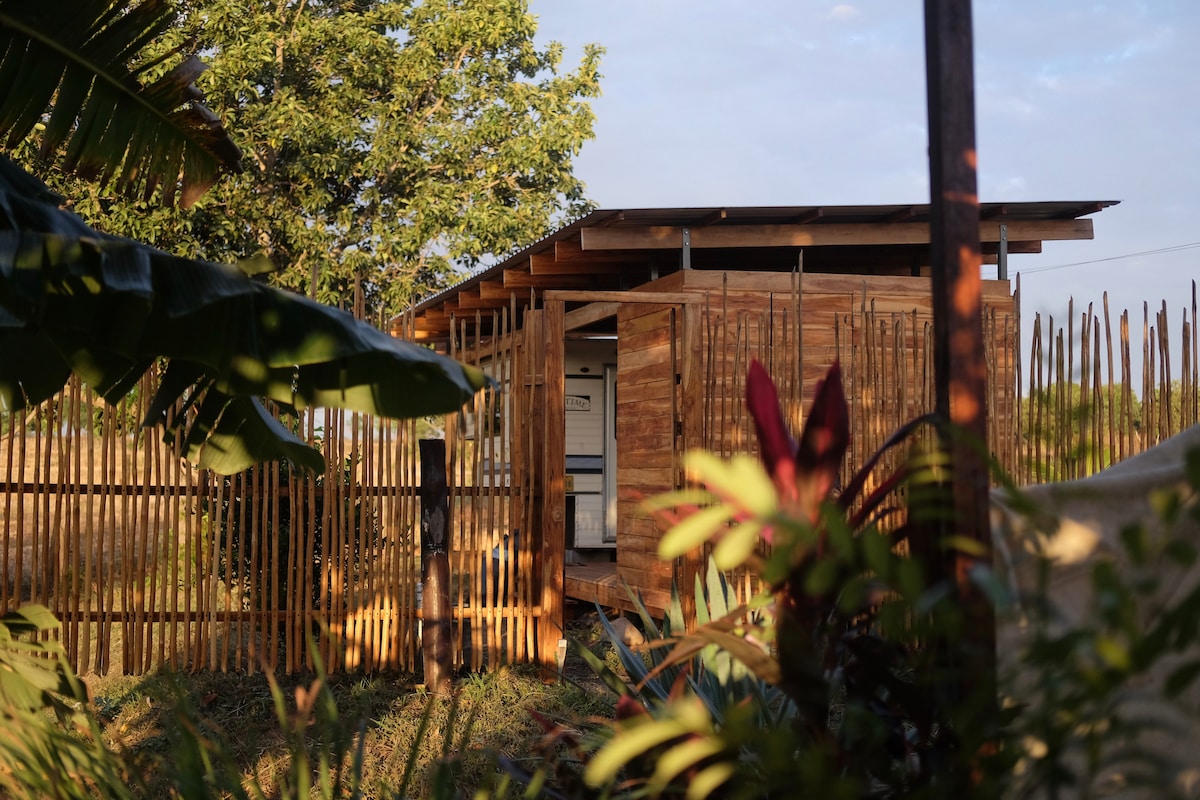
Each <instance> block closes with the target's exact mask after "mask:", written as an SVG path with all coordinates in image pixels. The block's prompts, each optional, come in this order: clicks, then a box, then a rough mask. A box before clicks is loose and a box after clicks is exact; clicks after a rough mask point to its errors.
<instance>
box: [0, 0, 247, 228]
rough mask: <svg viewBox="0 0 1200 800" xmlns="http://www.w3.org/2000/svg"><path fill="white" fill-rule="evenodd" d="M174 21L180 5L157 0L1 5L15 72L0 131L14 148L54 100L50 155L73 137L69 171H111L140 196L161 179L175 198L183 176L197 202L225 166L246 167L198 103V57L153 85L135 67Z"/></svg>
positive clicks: (168, 197) (10, 68)
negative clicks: (145, 49) (175, 7)
mask: <svg viewBox="0 0 1200 800" xmlns="http://www.w3.org/2000/svg"><path fill="white" fill-rule="evenodd" d="M64 16H66V17H70V19H71V24H63V20H64ZM173 22H174V13H173V11H172V10H171V7H170V6H169V5H168V4H166V3H160V2H152V1H151V0H146V1H145V2H139V1H138V0H117V2H116V3H113V2H100V1H95V2H75V3H72V4H71V7H70V8H69V9H60V8H57V7H55V6H39V5H37V4H30V3H6V4H4V5H3V6H0V53H2V54H3V60H2V61H0V74H7V75H9V76H10V81H9V82H8V85H6V86H5V87H3V90H0V136H3V137H6V138H7V140H8V146H9V147H12V146H14V145H15V144H17V143H18V142H20V141H21V140H22V139H24V138H26V137H27V136H29V135H30V134H31V133H32V132H33V131H34V129H35V127H36V126H37V125H38V124H39V121H40V120H41V119H42V114H43V112H44V111H45V110H46V109H48V108H50V107H51V105H52V104H53V113H52V114H51V115H50V119H49V122H48V123H47V124H46V125H45V127H44V131H45V132H44V135H43V136H42V147H41V152H42V155H43V156H48V155H51V154H55V153H57V152H58V151H59V148H60V146H62V145H63V144H64V143H65V145H66V151H65V158H64V159H63V162H64V165H65V167H66V168H67V169H68V170H71V169H77V170H79V171H81V172H83V173H85V174H90V175H104V176H106V177H105V182H106V183H110V182H111V183H114V184H116V185H117V186H119V187H120V188H121V189H122V190H123V191H125V192H127V193H128V194H130V195H131V196H135V195H139V194H141V195H149V194H150V193H151V192H152V191H153V189H154V187H155V186H157V185H160V184H161V185H162V186H163V192H162V199H163V201H164V202H165V203H168V204H169V203H171V202H173V200H174V196H175V189H176V183H177V182H180V183H181V188H182V204H183V205H184V206H185V207H187V206H190V205H191V204H192V203H193V202H195V200H196V199H197V198H198V197H199V196H200V195H201V194H203V193H204V191H205V190H207V189H208V188H209V187H210V186H211V185H212V184H213V183H214V182H215V181H216V178H217V173H218V170H219V169H221V168H224V169H228V170H232V171H240V169H241V166H240V158H241V153H240V152H239V150H238V148H237V146H236V145H234V143H233V141H232V140H231V139H230V138H229V136H228V135H227V134H226V133H225V131H224V129H223V128H222V127H221V124H220V121H219V120H218V119H217V118H216V117H215V116H214V115H213V114H212V113H211V112H210V111H208V109H206V108H205V107H204V106H203V105H201V104H200V102H199V101H198V97H199V91H198V90H197V89H196V88H195V86H194V85H193V80H194V79H195V78H196V77H197V76H198V75H199V74H200V72H201V71H202V70H203V69H204V66H203V65H202V64H201V63H200V61H199V60H198V59H196V58H194V57H193V58H190V59H184V60H182V61H181V62H180V63H178V65H177V66H175V67H174V68H173V69H171V70H170V71H168V72H167V73H166V74H164V75H163V76H162V77H160V78H159V79H158V80H156V81H154V82H153V83H151V84H149V85H143V84H142V83H141V82H140V81H139V80H138V75H137V73H136V72H135V70H134V69H133V66H132V65H133V63H134V61H135V60H136V59H137V58H138V57H139V56H140V53H139V51H140V50H141V49H142V48H143V47H144V46H145V45H146V44H147V43H148V42H149V41H150V40H153V39H156V38H158V37H159V36H161V35H163V34H164V33H165V32H166V31H167V30H168V29H169V28H170V26H171V25H172V24H173ZM175 58H176V59H178V56H177V55H176V56H175ZM20 64H24V65H28V68H25V69H22V68H19V67H17V66H16V65H20ZM151 142H153V143H155V145H154V147H151V146H150V143H151ZM168 153H169V154H172V157H166V154H168Z"/></svg>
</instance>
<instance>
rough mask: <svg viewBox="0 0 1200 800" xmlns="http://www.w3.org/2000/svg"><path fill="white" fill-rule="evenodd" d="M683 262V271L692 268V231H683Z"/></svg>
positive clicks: (685, 229) (681, 265)
mask: <svg viewBox="0 0 1200 800" xmlns="http://www.w3.org/2000/svg"><path fill="white" fill-rule="evenodd" d="M682 256H683V261H682V263H681V264H680V268H681V269H691V268H692V229H691V228H684V229H683V254H682Z"/></svg>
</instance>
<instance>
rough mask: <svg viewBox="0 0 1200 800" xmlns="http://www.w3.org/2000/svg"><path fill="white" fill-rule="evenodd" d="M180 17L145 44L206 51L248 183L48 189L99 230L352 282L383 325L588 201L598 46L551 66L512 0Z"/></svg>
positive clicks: (203, 6)
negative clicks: (126, 192)
mask: <svg viewBox="0 0 1200 800" xmlns="http://www.w3.org/2000/svg"><path fill="white" fill-rule="evenodd" d="M181 11H182V13H181V16H180V18H179V21H178V24H177V25H176V26H175V27H174V28H172V29H171V30H170V31H168V35H167V36H165V37H164V38H163V39H161V40H160V46H161V47H163V48H170V47H174V46H176V45H177V43H181V42H189V43H193V46H194V48H195V49H197V50H198V51H199V52H200V53H202V57H203V59H204V60H205V61H206V63H207V66H208V69H207V70H206V71H205V72H204V73H202V74H200V75H198V76H197V77H196V82H197V85H198V86H199V88H200V89H201V90H203V92H204V93H205V96H206V98H207V102H208V103H209V104H210V105H211V106H212V108H213V110H214V111H215V112H216V114H217V115H218V116H219V117H220V118H221V119H223V120H225V121H226V123H227V124H228V125H229V126H230V128H231V129H232V130H233V131H235V132H236V138H237V141H238V143H239V145H240V146H241V148H242V149H243V150H244V151H245V153H246V157H245V159H244V162H243V163H244V168H245V172H244V173H243V174H241V175H238V176H233V177H231V178H230V179H227V180H224V181H222V182H221V183H220V184H218V185H217V186H216V187H215V188H214V189H213V190H212V191H210V192H209V193H208V194H207V195H206V196H205V197H204V198H202V199H201V200H200V202H198V203H197V204H196V205H195V206H194V207H193V208H192V209H191V210H190V211H181V210H178V209H170V208H161V207H159V206H158V205H157V204H152V203H143V202H140V201H136V202H132V203H130V202H126V201H124V200H123V199H121V198H120V197H118V196H116V195H114V194H113V193H111V192H108V191H105V190H103V189H100V188H97V187H94V186H91V185H81V184H79V183H78V182H75V181H73V180H71V179H68V178H63V177H58V176H55V177H54V178H53V179H52V180H50V183H51V186H52V187H53V188H54V189H55V190H56V191H58V192H59V193H61V194H63V195H65V196H67V197H70V198H72V201H73V208H74V210H75V211H76V212H78V213H79V214H81V215H82V216H83V217H84V218H85V219H86V220H88V222H89V223H91V224H93V225H95V226H96V227H97V228H98V229H100V230H104V231H106V232H109V233H117V234H121V235H124V236H130V237H132V238H136V239H138V240H141V241H145V242H147V243H150V244H152V245H154V246H156V247H159V248H161V249H164V250H167V251H170V252H173V253H177V254H180V255H184V256H187V257H190V258H203V259H206V260H210V261H221V262H224V261H236V260H238V259H242V258H246V257H249V256H252V255H255V254H259V253H265V254H266V255H267V256H268V257H269V258H270V259H271V261H273V262H274V263H275V264H276V265H277V266H278V267H279V268H280V269H281V271H280V272H279V274H277V275H276V276H275V277H274V278H273V280H275V281H276V283H277V285H280V286H284V287H287V288H289V289H293V290H296V291H299V292H301V293H303V294H308V295H310V296H315V297H316V299H318V300H320V301H322V302H326V303H330V304H334V305H339V304H344V303H346V301H347V298H350V297H353V295H354V290H355V288H356V287H358V288H361V289H362V290H363V291H364V293H365V294H366V295H367V298H368V301H369V304H370V305H371V306H373V307H374V308H376V309H380V310H384V311H386V312H388V313H393V312H396V311H398V310H401V309H402V308H403V307H405V306H406V305H407V304H408V303H409V302H410V301H411V300H412V299H413V298H415V297H419V296H421V295H422V294H424V293H427V292H428V291H429V290H431V289H433V288H437V287H440V286H441V285H442V283H443V282H444V280H445V278H446V276H447V275H449V274H450V272H451V271H452V270H453V269H454V268H458V267H473V266H475V265H476V264H478V263H480V261H481V259H484V258H487V257H488V256H489V254H493V255H503V254H507V253H508V252H510V251H512V250H514V249H516V248H517V247H519V246H523V245H525V244H528V243H529V242H531V241H535V240H537V239H538V238H540V237H541V236H543V235H545V234H546V233H547V232H548V231H549V230H550V228H551V227H552V226H553V224H554V223H555V222H556V221H557V220H559V219H560V218H561V217H562V216H563V215H567V216H574V215H577V214H579V213H581V212H582V211H584V210H586V209H587V208H588V204H587V202H586V201H585V200H584V193H583V185H582V183H580V181H579V180H578V179H576V178H575V177H574V175H573V174H572V171H571V170H572V159H573V158H574V156H575V155H576V154H577V153H578V152H579V149H580V147H581V146H582V144H583V143H584V142H585V141H587V140H588V139H589V138H591V136H592V124H593V116H592V112H591V108H590V106H589V105H588V103H587V99H588V98H590V97H594V96H596V95H598V93H599V83H598V77H599V76H598V73H597V68H598V64H599V56H600V50H599V49H598V48H596V47H589V48H588V49H587V50H586V52H585V54H584V56H583V58H582V60H581V62H580V64H579V66H578V68H577V69H576V70H574V71H571V72H564V71H562V70H561V69H560V67H561V61H562V54H563V49H562V47H561V45H558V44H555V43H551V44H550V45H548V46H547V47H546V48H544V49H543V48H538V47H536V46H535V44H534V34H535V32H536V18H535V17H534V16H533V15H532V14H530V13H529V10H528V3H527V2H526V0H503V1H502V2H496V1H495V0H434V1H433V2H423V3H411V2H407V1H404V0H359V2H354V3H324V2H308V3H304V2H283V3H279V2H274V0H271V2H266V0H253V1H252V2H246V1H245V0H200V1H198V2H189V3H186V4H183V6H182V8H181ZM30 157H32V153H29V152H28V151H27V153H26V158H30ZM25 163H31V162H29V161H26V162H25ZM314 281H315V283H316V286H314V285H313V284H314Z"/></svg>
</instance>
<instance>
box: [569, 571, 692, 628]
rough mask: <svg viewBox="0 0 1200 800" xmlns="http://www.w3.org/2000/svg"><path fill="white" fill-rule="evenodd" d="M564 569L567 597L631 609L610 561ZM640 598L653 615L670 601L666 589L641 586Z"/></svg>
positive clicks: (630, 603)
mask: <svg viewBox="0 0 1200 800" xmlns="http://www.w3.org/2000/svg"><path fill="white" fill-rule="evenodd" d="M566 570H567V574H566V595H567V597H570V598H573V599H575V600H582V601H584V602H586V603H598V604H599V605H601V606H603V607H605V608H617V609H620V610H621V611H630V612H633V611H635V609H634V607H633V602H632V601H631V600H630V599H629V593H628V592H627V591H626V590H625V586H624V584H623V583H622V582H621V578H620V577H619V576H618V574H617V565H616V564H615V563H614V562H600V563H596V564H577V565H568V566H567V568H566ZM642 601H643V602H644V603H645V604H646V608H647V609H648V610H649V611H650V613H651V614H652V615H653V616H655V617H662V616H663V614H664V613H665V612H666V609H667V606H668V605H670V602H671V596H670V594H669V593H668V592H663V591H649V592H647V591H644V590H643V592H642Z"/></svg>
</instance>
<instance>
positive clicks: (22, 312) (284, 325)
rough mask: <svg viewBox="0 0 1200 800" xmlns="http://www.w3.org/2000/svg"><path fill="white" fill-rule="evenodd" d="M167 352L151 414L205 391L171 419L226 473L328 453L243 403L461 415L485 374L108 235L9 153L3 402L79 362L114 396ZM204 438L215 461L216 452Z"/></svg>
mask: <svg viewBox="0 0 1200 800" xmlns="http://www.w3.org/2000/svg"><path fill="white" fill-rule="evenodd" d="M158 358H166V359H168V360H169V362H170V366H169V367H168V369H169V370H170V371H171V372H172V374H173V376H174V377H173V379H172V380H164V381H163V382H162V384H161V387H160V389H159V392H160V394H159V396H157V397H156V398H155V399H154V401H153V403H152V414H151V416H150V418H148V420H147V421H148V422H151V423H153V422H158V421H160V420H161V419H162V418H163V417H164V416H165V411H166V409H168V408H170V407H171V406H173V405H174V404H175V402H176V401H177V400H183V399H188V398H191V399H194V398H195V397H196V396H199V395H200V394H202V393H203V394H204V398H205V399H204V401H203V407H204V410H205V413H204V414H201V415H198V416H196V417H193V418H192V420H191V422H190V423H189V421H188V419H186V418H185V417H183V416H176V418H175V425H176V426H186V425H189V424H195V422H196V420H199V419H203V420H204V421H205V425H206V426H207V427H205V428H203V429H201V430H199V431H191V430H184V431H183V435H184V441H185V443H186V446H187V450H188V453H189V456H190V457H198V458H199V460H200V461H201V463H203V464H205V465H206V466H211V467H212V468H213V469H215V470H217V471H219V472H222V473H230V472H235V471H237V470H239V469H243V468H245V467H247V466H250V465H251V464H253V463H256V462H258V461H260V460H265V459H269V458H289V459H290V460H293V461H298V462H299V463H302V464H305V465H308V466H313V465H314V464H315V463H317V462H315V461H314V459H313V457H312V456H311V455H302V453H303V452H304V450H306V449H307V448H306V446H304V445H303V444H302V443H301V442H299V440H297V439H295V438H294V437H292V436H291V434H289V433H287V431H286V430H285V429H284V428H283V427H282V426H278V425H271V424H269V423H267V422H266V420H265V419H264V414H265V411H264V410H263V407H262V406H261V404H259V403H257V402H255V403H248V402H244V401H241V400H238V398H265V399H268V400H271V401H274V402H276V403H278V404H280V405H283V406H286V407H289V408H292V409H297V410H299V409H304V408H307V407H311V406H333V407H338V408H345V409H348V410H352V411H360V412H363V413H368V414H373V415H379V416H385V417H414V416H426V415H432V414H441V413H447V412H450V411H454V410H456V409H458V408H459V407H461V406H462V404H463V403H465V402H466V401H467V400H469V399H470V398H471V396H472V395H473V394H474V393H475V392H476V391H478V390H479V389H481V388H482V387H483V386H485V385H486V384H487V383H488V379H487V378H486V376H484V375H483V373H482V372H480V371H479V370H476V369H474V368H471V367H468V366H465V365H463V364H460V363H458V362H456V361H453V360H451V359H449V358H446V357H444V356H441V355H438V354H437V353H434V352H433V351H432V350H429V349H427V348H424V347H420V346H417V345H414V344H411V343H408V342H404V341H401V340H398V339H395V338H393V337H391V336H389V335H387V334H385V333H383V332H382V331H379V330H377V329H375V328H373V327H371V326H370V325H367V324H365V323H363V322H360V321H358V320H355V319H354V318H353V317H352V316H351V315H349V314H346V313H345V312H342V311H339V310H337V309H334V308H330V307H328V306H324V305H321V304H319V303H316V302H313V301H311V300H308V299H307V298H304V297H300V296H298V295H294V294H291V293H288V292H285V291H282V290H279V289H275V288H273V287H270V286H267V285H266V284H263V283H260V282H257V281H255V280H253V279H251V278H250V277H248V276H247V275H246V274H244V273H243V272H242V271H241V270H239V269H238V268H237V267H236V266H234V265H223V264H213V263H209V262H204V261H195V260H190V259H186V258H181V257H178V256H173V255H170V254H168V253H164V252H162V251H159V250H155V249H154V248H151V247H148V246H146V245H144V244H141V243H139V242H135V241H132V240H129V239H124V238H120V237H116V236H109V235H105V234H101V233H98V232H96V231H94V230H92V229H91V228H89V227H88V226H87V225H86V224H85V223H84V222H83V221H82V220H80V219H79V218H78V217H77V216H75V215H74V214H71V213H69V212H67V211H64V210H62V209H60V208H58V207H56V205H54V203H53V197H52V195H51V194H50V193H49V191H48V190H47V189H46V188H45V187H44V186H42V185H41V183H40V181H37V180H36V179H34V178H32V177H31V176H30V175H28V174H27V173H25V172H24V171H23V170H21V169H20V168H19V167H17V166H16V165H14V164H13V163H12V162H10V161H8V160H7V159H3V158H0V410H5V411H11V410H16V409H20V408H24V407H26V406H30V405H35V404H37V403H39V402H42V401H43V400H45V399H47V398H48V397H50V396H51V395H53V394H54V392H56V391H57V390H58V389H61V388H62V385H63V382H64V381H65V378H66V377H67V375H68V373H69V372H75V373H77V374H79V375H80V376H81V377H82V378H83V379H84V380H85V381H86V382H87V383H88V384H89V385H91V386H92V387H94V388H95V389H97V390H98V391H99V392H100V393H101V394H102V395H104V397H105V398H106V399H107V400H109V401H110V402H115V401H117V400H119V399H120V398H121V397H122V396H124V394H125V393H126V392H127V391H128V390H129V389H130V387H131V386H132V385H133V383H135V382H136V381H137V380H138V378H140V376H141V375H142V374H143V373H144V372H145V370H146V369H147V367H148V366H150V365H151V364H152V363H153V362H154V361H155V359H158ZM180 376H183V377H182V378H180ZM176 432H177V431H175V430H169V431H168V438H174V434H175V433H176ZM214 437H219V439H218V438H214ZM271 443H273V444H271ZM268 445H270V446H268ZM209 446H211V447H213V448H214V449H220V454H219V456H218V454H217V453H215V452H214V453H212V454H210V455H208V456H205V455H204V454H203V452H202V450H203V448H204V447H209Z"/></svg>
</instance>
